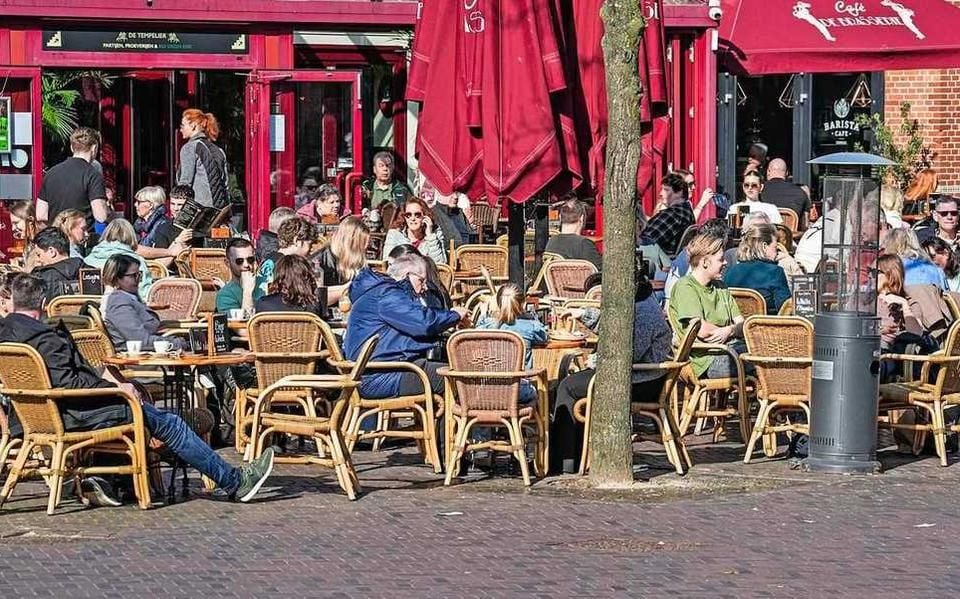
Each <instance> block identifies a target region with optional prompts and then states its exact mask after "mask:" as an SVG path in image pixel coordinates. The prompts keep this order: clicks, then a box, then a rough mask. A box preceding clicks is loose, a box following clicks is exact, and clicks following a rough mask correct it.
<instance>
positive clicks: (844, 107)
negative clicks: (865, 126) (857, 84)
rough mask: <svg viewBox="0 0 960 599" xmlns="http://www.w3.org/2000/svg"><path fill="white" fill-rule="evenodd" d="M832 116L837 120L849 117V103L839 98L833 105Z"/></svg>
mask: <svg viewBox="0 0 960 599" xmlns="http://www.w3.org/2000/svg"><path fill="white" fill-rule="evenodd" d="M833 114H835V115H837V118H838V119H845V118H847V117H848V116H850V103H849V102H847V100H846V99H845V98H840V99H839V100H837V101H836V102H834V103H833Z"/></svg>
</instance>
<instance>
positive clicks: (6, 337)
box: [0, 314, 131, 430]
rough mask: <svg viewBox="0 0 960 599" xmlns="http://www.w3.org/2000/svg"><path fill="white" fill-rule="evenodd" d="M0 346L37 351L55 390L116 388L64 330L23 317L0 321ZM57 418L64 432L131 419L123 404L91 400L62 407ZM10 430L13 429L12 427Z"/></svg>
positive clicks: (101, 399) (65, 404)
mask: <svg viewBox="0 0 960 599" xmlns="http://www.w3.org/2000/svg"><path fill="white" fill-rule="evenodd" d="M0 342H13V343H25V344H27V345H29V346H30V347H32V348H34V349H35V350H37V352H39V353H40V355H41V356H42V357H43V361H44V363H45V364H46V366H47V374H48V375H49V377H50V384H51V386H52V387H54V388H57V389H95V388H109V387H115V386H116V385H114V384H113V383H110V382H109V381H106V380H104V379H103V377H102V376H101V375H100V373H99V372H97V369H96V368H94V367H93V366H91V365H90V364H89V363H88V362H87V361H86V360H85V359H84V358H83V356H82V355H81V354H80V351H79V350H78V349H77V346H76V345H75V344H74V343H73V339H71V338H70V333H69V332H67V330H66V329H65V328H64V327H57V328H54V327H51V326H50V325H47V324H44V323H42V322H40V321H39V320H35V319H33V318H30V317H29V316H26V315H23V314H11V315H9V316H7V317H6V318H3V319H0ZM60 415H61V416H62V417H63V425H64V427H65V428H66V429H67V430H90V429H96V428H103V427H107V426H114V425H116V424H120V423H123V422H129V421H130V419H131V415H130V408H129V406H128V405H127V403H126V402H123V401H121V400H114V399H105V398H101V397H93V398H90V399H80V398H78V399H74V400H72V401H70V402H69V403H61V405H60ZM11 428H12V426H11Z"/></svg>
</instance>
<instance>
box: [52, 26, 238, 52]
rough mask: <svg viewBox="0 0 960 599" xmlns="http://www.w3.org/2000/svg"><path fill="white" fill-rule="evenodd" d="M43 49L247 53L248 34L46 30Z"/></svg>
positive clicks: (61, 50)
mask: <svg viewBox="0 0 960 599" xmlns="http://www.w3.org/2000/svg"><path fill="white" fill-rule="evenodd" d="M43 49H44V50H52V51H59V52H181V53H186V54H247V53H248V52H249V47H248V44H247V34H246V33H183V32H175V31H69V30H44V32H43Z"/></svg>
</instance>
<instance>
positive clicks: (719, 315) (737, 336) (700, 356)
mask: <svg viewBox="0 0 960 599" xmlns="http://www.w3.org/2000/svg"><path fill="white" fill-rule="evenodd" d="M723 247H724V240H723V239H720V238H717V237H713V236H710V235H704V234H702V233H701V234H698V235H697V236H696V237H694V238H693V239H692V240H691V241H690V245H688V246H687V249H688V251H689V253H690V271H689V272H688V274H687V275H686V276H684V277H683V278H681V279H680V280H679V281H677V283H676V285H674V287H673V292H672V293H671V294H670V303H669V304H668V308H667V311H668V314H669V315H670V320H671V321H672V322H673V323H674V324H675V326H676V327H677V333H678V334H679V333H681V332H682V331H684V330H686V328H687V326H689V324H690V322H691V321H693V320H700V321H701V324H700V332H699V333H698V334H697V338H698V339H699V340H700V341H704V342H706V343H720V344H725V345H727V346H728V347H729V348H730V349H732V350H733V351H734V352H735V353H737V354H740V353H743V352H744V351H745V350H746V346H745V345H744V344H743V341H742V336H743V316H741V315H740V309H739V308H737V302H736V301H734V299H733V296H732V295H730V292H729V291H728V290H727V289H726V287H724V286H723V283H722V282H721V281H720V278H721V275H722V274H723V267H724V266H726V264H727V262H726V260H725V259H724V257H723ZM690 365H691V366H692V368H693V371H694V372H695V373H696V375H697V376H702V377H705V378H711V379H712V378H732V377H735V376H737V365H736V363H735V361H734V359H733V357H732V356H730V355H729V354H727V353H725V352H724V353H718V352H709V351H707V350H696V349H694V350H693V352H692V353H691V358H690Z"/></svg>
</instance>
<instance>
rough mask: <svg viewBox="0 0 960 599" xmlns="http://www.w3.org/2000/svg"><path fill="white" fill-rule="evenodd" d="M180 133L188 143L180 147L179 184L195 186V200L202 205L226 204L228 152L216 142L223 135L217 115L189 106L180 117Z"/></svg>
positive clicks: (218, 206) (227, 200)
mask: <svg viewBox="0 0 960 599" xmlns="http://www.w3.org/2000/svg"><path fill="white" fill-rule="evenodd" d="M180 135H182V136H183V139H185V140H187V143H185V144H183V147H182V148H180V168H179V169H178V171H177V185H189V186H191V187H193V192H194V194H195V199H196V200H197V202H199V203H200V204H201V205H203V206H212V207H214V208H223V207H225V206H227V205H228V204H229V203H230V195H229V193H228V191H227V155H226V154H225V153H224V151H223V150H222V149H221V148H220V147H219V146H218V145H216V144H215V143H213V142H215V141H217V138H218V137H220V125H219V124H218V123H217V117H215V116H213V114H211V113H209V112H203V111H202V110H198V109H196V108H188V109H186V110H184V111H183V116H182V118H181V119H180Z"/></svg>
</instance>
